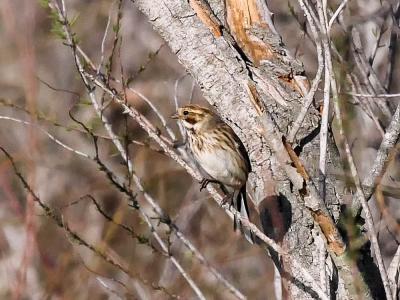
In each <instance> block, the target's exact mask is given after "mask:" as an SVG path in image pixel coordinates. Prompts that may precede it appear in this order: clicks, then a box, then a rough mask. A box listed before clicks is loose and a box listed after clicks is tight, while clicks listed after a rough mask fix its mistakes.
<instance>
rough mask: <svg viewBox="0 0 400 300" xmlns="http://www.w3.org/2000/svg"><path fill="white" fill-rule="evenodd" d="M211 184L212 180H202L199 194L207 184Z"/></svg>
mask: <svg viewBox="0 0 400 300" xmlns="http://www.w3.org/2000/svg"><path fill="white" fill-rule="evenodd" d="M212 182H215V181H213V180H211V179H207V178H203V179H202V180H201V181H200V192H201V191H202V190H204V189H205V188H206V187H207V185H208V184H209V183H212Z"/></svg>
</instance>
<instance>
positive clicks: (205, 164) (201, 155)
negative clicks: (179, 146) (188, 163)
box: [189, 135, 247, 187]
mask: <svg viewBox="0 0 400 300" xmlns="http://www.w3.org/2000/svg"><path fill="white" fill-rule="evenodd" d="M189 138H190V140H189V142H190V144H191V145H190V146H191V149H192V152H193V155H194V158H195V159H196V161H197V162H198V164H199V165H200V166H201V167H202V168H203V169H204V171H206V172H207V173H208V174H209V175H210V176H211V177H212V178H213V179H215V180H218V181H220V182H221V183H223V184H225V185H228V186H237V187H241V186H242V185H243V184H245V182H246V180H247V170H246V165H245V163H244V161H243V157H242V156H241V155H240V153H238V151H237V149H236V148H231V147H228V146H227V145H221V141H220V140H218V139H213V138H212V136H211V135H210V136H208V137H207V136H206V137H201V136H195V137H193V136H192V137H189Z"/></svg>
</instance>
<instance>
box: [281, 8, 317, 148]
mask: <svg viewBox="0 0 400 300" xmlns="http://www.w3.org/2000/svg"><path fill="white" fill-rule="evenodd" d="M299 4H300V7H301V9H302V10H303V12H304V14H305V15H306V17H307V21H308V23H309V25H310V28H311V32H312V34H313V37H314V39H315V43H316V46H317V58H318V69H317V74H316V75H315V77H314V79H313V81H312V84H311V88H310V90H309V91H308V93H307V95H306V96H305V97H304V99H303V102H304V104H303V106H302V108H301V110H300V113H299V115H298V116H297V118H296V120H295V121H294V123H293V127H292V129H291V130H290V132H289V134H288V141H289V142H290V143H293V142H294V140H295V137H296V134H297V132H298V131H299V129H300V128H301V125H302V124H303V121H304V118H305V117H306V114H307V111H308V108H309V107H310V105H311V103H312V102H313V100H314V95H315V92H316V91H317V89H318V85H319V82H320V81H321V76H322V71H323V70H324V58H323V56H322V46H321V39H320V38H319V36H318V29H317V26H316V23H315V22H314V21H313V18H312V16H311V14H310V12H309V10H308V8H307V7H306V6H305V4H304V2H303V0H299Z"/></svg>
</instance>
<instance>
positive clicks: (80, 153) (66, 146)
mask: <svg viewBox="0 0 400 300" xmlns="http://www.w3.org/2000/svg"><path fill="white" fill-rule="evenodd" d="M0 120H9V121H13V122H17V123H20V124H24V125H28V126H33V127H35V128H37V129H39V130H40V131H41V132H43V133H44V134H46V135H47V136H48V137H49V138H50V139H51V140H52V141H54V142H55V143H56V144H58V145H60V146H61V147H63V148H64V149H66V150H68V151H71V152H73V153H75V154H77V155H79V156H83V157H86V158H90V156H89V155H88V154H86V153H83V152H81V151H79V150H76V149H74V148H72V147H70V146H68V145H66V144H64V143H63V142H61V141H60V140H59V139H58V138H56V137H55V136H54V135H52V134H51V133H49V132H48V131H46V130H45V129H43V128H42V127H40V126H39V125H37V124H35V123H31V122H28V121H24V120H20V119H16V118H12V117H6V116H0Z"/></svg>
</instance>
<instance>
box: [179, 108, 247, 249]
mask: <svg viewBox="0 0 400 300" xmlns="http://www.w3.org/2000/svg"><path fill="white" fill-rule="evenodd" d="M173 118H175V119H179V120H180V121H181V122H182V124H183V126H184V127H185V129H186V132H187V137H188V143H189V148H190V150H191V151H192V153H193V156H194V158H195V160H196V161H197V163H198V164H199V165H200V167H201V168H202V169H203V170H204V171H205V172H206V173H207V174H208V176H209V177H210V178H206V184H207V182H208V181H215V182H218V183H220V184H222V185H223V189H224V191H225V192H227V193H228V194H230V196H231V197H232V203H233V205H234V207H235V208H236V209H237V210H238V211H239V212H240V213H241V214H242V215H243V216H244V217H247V218H249V211H248V206H247V202H246V181H247V177H248V174H249V172H250V171H251V167H250V161H249V158H248V155H247V152H246V150H245V148H244V146H243V144H242V142H241V141H240V139H239V138H238V136H237V135H236V134H235V132H234V131H233V130H232V128H231V127H229V126H228V125H227V124H226V123H224V122H223V121H222V120H221V119H220V118H219V117H218V116H217V115H216V114H215V113H214V112H212V111H211V110H209V109H207V108H205V107H201V106H198V105H187V106H184V107H181V108H179V109H178V111H177V113H176V114H175V115H174V116H173ZM242 203H243V208H244V209H242ZM234 225H235V228H236V226H239V227H240V228H241V226H240V223H239V222H238V221H236V220H235V224H234ZM244 233H245V236H246V238H247V239H248V240H250V241H252V237H251V234H250V232H244Z"/></svg>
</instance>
